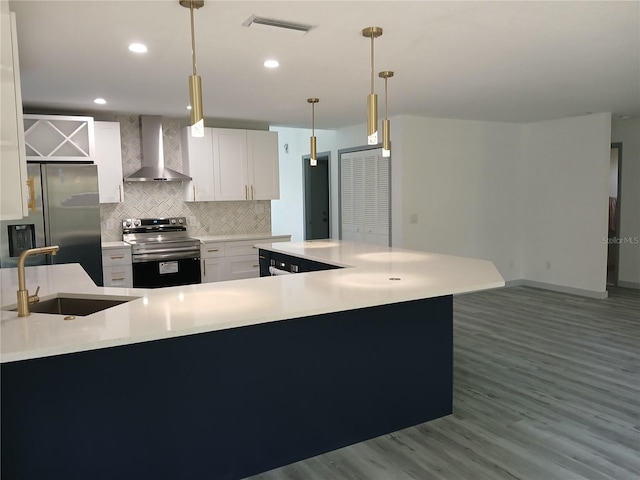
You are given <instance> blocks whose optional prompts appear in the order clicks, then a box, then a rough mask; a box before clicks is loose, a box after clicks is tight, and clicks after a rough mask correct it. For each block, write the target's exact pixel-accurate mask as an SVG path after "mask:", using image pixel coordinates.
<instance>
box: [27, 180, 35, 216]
mask: <svg viewBox="0 0 640 480" xmlns="http://www.w3.org/2000/svg"><path fill="white" fill-rule="evenodd" d="M27 186H28V187H29V202H28V203H27V208H28V209H29V211H31V212H35V211H36V187H35V183H34V177H33V175H31V176H30V177H29V178H28V179H27Z"/></svg>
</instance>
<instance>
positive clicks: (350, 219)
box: [340, 149, 390, 245]
mask: <svg viewBox="0 0 640 480" xmlns="http://www.w3.org/2000/svg"><path fill="white" fill-rule="evenodd" d="M389 195H390V191H389V159H388V158H384V157H382V150H381V149H376V150H365V151H361V152H351V153H346V154H342V155H341V157H340V210H341V219H342V220H341V238H342V239H343V240H354V241H359V242H365V243H373V244H377V245H389V228H390V222H389V212H390V200H389V199H390V197H389Z"/></svg>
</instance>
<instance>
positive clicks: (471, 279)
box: [0, 237, 504, 362]
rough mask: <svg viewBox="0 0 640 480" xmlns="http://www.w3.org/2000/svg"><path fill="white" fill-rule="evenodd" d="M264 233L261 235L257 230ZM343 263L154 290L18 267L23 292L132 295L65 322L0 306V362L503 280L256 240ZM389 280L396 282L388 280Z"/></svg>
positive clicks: (464, 261)
mask: <svg viewBox="0 0 640 480" xmlns="http://www.w3.org/2000/svg"><path fill="white" fill-rule="evenodd" d="M260 238H264V237H260ZM261 248H266V249H268V250H272V251H275V252H281V253H285V254H289V255H294V256H299V257H304V258H309V259H312V260H316V261H321V262H326V263H331V264H335V265H344V266H347V265H348V266H349V267H348V268H343V269H334V270H325V271H320V272H310V273H302V274H296V275H283V276H275V277H265V278H252V279H246V280H234V281H228V282H217V283H205V284H200V285H188V286H183V287H169V288H162V289H155V290H151V289H150V290H144V289H121V288H113V287H112V288H103V287H96V286H93V283H92V282H91V280H90V279H89V276H88V275H87V274H86V273H85V272H84V270H82V268H81V267H80V266H79V265H78V264H72V265H55V266H41V267H27V286H28V288H29V290H30V292H33V291H35V287H36V285H38V284H39V285H40V286H41V290H40V298H41V299H42V300H46V299H47V298H48V297H51V296H54V295H55V294H57V293H60V294H62V293H71V294H76V295H77V296H90V295H96V294H97V295H99V294H104V295H119V296H131V297H139V298H138V299H137V300H134V301H131V302H128V303H125V304H122V305H118V306H116V307H112V308H109V309H107V310H104V311H102V312H98V313H94V314H92V315H88V316H85V317H77V318H76V319H75V320H71V321H65V320H63V317H62V316H60V315H48V314H39V313H32V314H31V315H30V316H29V317H26V318H19V317H18V316H17V313H16V312H8V311H2V312H1V313H0V323H1V334H2V335H1V337H2V338H1V351H0V360H1V361H2V362H11V361H16V360H23V359H29V358H38V357H45V356H50V355H59V354H64V353H71V352H80V351H85V350H93V349H98V348H107V347H112V346H117V345H126V344H131V343H137V342H145V341H151V340H157V339H161V338H168V337H175V336H180V335H189V334H194V333H202V332H207V331H215V330H222V329H227V328H234V327H241V326H247V325H254V324H259V323H266V322H273V321H278V320H285V319H290V318H298V317H304V316H309V315H316V314H323V313H331V312H337V311H342V310H351V309H356V308H364V307H370V306H375V305H383V304H389V303H396V302H403V301H409V300H417V299H422V298H431V297H438V296H442V295H449V294H455V293H463V292H471V291H477V290H484V289H488V288H495V287H501V286H504V280H503V279H502V277H501V276H500V274H499V273H498V271H497V270H496V268H495V267H494V265H493V263H491V262H489V261H486V260H475V259H469V258H462V257H453V256H448V255H439V254H433V253H425V252H417V251H410V250H403V249H397V248H390V247H378V246H374V245H365V244H356V243H351V242H343V241H338V240H322V241H312V242H296V243H289V242H284V243H282V242H276V243H269V244H262V245H261ZM390 278H399V279H400V280H390ZM0 279H1V281H2V297H0V305H3V306H7V305H13V304H15V303H16V300H15V298H16V297H15V291H16V285H17V273H16V269H0Z"/></svg>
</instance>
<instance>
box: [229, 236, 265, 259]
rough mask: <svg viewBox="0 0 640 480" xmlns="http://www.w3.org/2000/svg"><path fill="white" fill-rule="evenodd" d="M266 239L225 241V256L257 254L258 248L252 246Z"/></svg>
mask: <svg viewBox="0 0 640 480" xmlns="http://www.w3.org/2000/svg"><path fill="white" fill-rule="evenodd" d="M266 241H268V240H241V241H238V242H227V243H226V244H225V247H224V248H225V254H226V256H227V257H234V256H237V255H256V258H257V255H258V249H257V248H255V247H254V245H255V244H256V243H264V242H266Z"/></svg>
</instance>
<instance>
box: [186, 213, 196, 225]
mask: <svg viewBox="0 0 640 480" xmlns="http://www.w3.org/2000/svg"><path fill="white" fill-rule="evenodd" d="M187 221H188V222H189V226H190V227H195V226H196V217H195V216H193V215H191V216H190V217H189V218H188V219H187Z"/></svg>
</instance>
